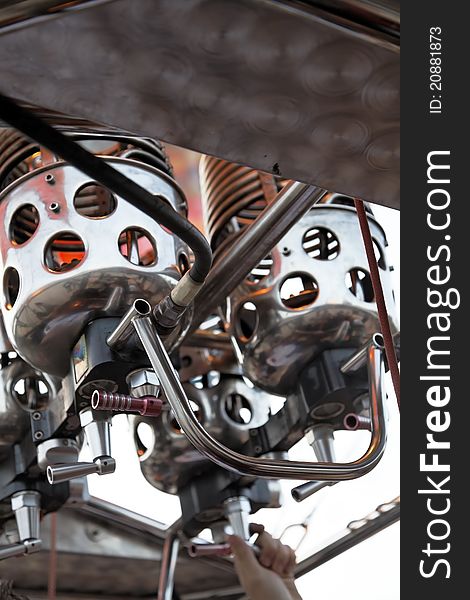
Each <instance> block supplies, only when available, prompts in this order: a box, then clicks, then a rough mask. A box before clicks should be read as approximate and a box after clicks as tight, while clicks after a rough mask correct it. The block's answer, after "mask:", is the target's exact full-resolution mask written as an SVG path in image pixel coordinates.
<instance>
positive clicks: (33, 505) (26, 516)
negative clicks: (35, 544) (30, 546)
mask: <svg viewBox="0 0 470 600" xmlns="http://www.w3.org/2000/svg"><path fill="white" fill-rule="evenodd" d="M11 508H12V509H13V512H14V513H15V518H16V523H17V525H18V535H19V537H20V540H21V541H22V542H25V541H27V540H37V539H39V511H40V509H41V495H40V494H39V492H34V491H28V490H25V491H23V492H17V493H16V494H13V496H12V498H11Z"/></svg>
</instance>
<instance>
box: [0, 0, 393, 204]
mask: <svg viewBox="0 0 470 600" xmlns="http://www.w3.org/2000/svg"><path fill="white" fill-rule="evenodd" d="M341 4H342V6H341V7H340V9H339V11H338V10H332V9H331V7H329V6H327V5H326V3H324V2H321V3H320V2H315V3H312V2H308V3H307V2H282V1H278V2H274V1H266V0H264V1H259V0H237V1H226V2H223V3H221V2H220V1H218V0H186V1H185V2H167V1H164V0H158V1H157V0H139V2H129V1H128V0H115V1H114V2H111V3H105V4H103V5H101V6H95V7H94V8H93V9H92V10H83V11H77V12H76V13H75V14H73V15H64V16H63V17H61V18H60V19H52V20H45V21H43V22H41V23H37V24H36V26H35V27H30V28H27V29H24V30H18V31H13V32H11V33H6V34H4V35H2V36H0V53H1V55H2V63H1V65H0V79H1V81H2V88H3V89H4V90H5V91H7V92H8V94H9V95H10V96H12V97H16V98H18V99H20V100H23V101H25V102H28V103H32V104H36V105H37V106H41V107H46V108H48V109H52V110H55V111H60V112H63V113H66V114H68V115H75V116H80V117H82V118H85V119H88V120H90V121H93V122H99V123H107V124H110V125H114V126H119V127H121V128H124V129H126V130H128V131H133V132H136V133H141V134H144V135H148V134H151V135H153V136H156V137H158V138H159V139H162V140H165V141H167V142H170V143H173V144H177V145H180V146H183V147H186V148H192V149H195V150H198V151H200V152H204V153H207V154H211V155H214V156H220V157H222V158H224V159H226V160H230V161H233V162H238V163H242V164H248V165H250V166H252V167H254V168H257V169H260V170H263V171H266V172H269V173H273V174H281V175H282V176H283V177H286V178H289V179H294V180H297V181H304V182H307V183H310V184H313V185H317V186H319V187H322V188H325V189H329V190H333V191H337V192H342V193H345V194H349V195H351V196H358V197H360V198H362V199H364V200H367V201H370V202H377V203H379V204H385V205H388V206H393V207H398V206H399V73H400V70H399V49H398V46H397V36H396V28H397V18H396V16H397V10H396V3H393V4H390V3H389V4H388V5H385V4H384V3H380V2H375V3H371V2H357V3H354V4H355V9H354V10H351V9H350V7H351V6H352V5H353V3H351V2H349V3H348V6H347V7H346V6H345V5H344V3H341ZM374 5H375V7H379V8H380V10H379V11H378V13H376V12H375V11H374V10H373V9H371V7H374ZM337 6H338V5H337ZM156 14H158V18H155V15H156ZM377 15H379V20H378V21H377ZM387 15H388V16H387ZM390 16H391V18H390ZM372 23H373V24H374V25H373V27H372V26H371V24H372ZM385 23H391V24H392V25H391V27H390V26H387V25H385V30H388V32H387V31H382V32H381V31H380V24H382V25H383V24H385ZM378 24H379V26H377V25H378ZM394 27H395V31H393V32H392V33H390V30H391V29H393V28H394ZM51 40H54V47H60V48H61V51H60V52H54V51H51ZM116 40H119V44H116ZM31 48H34V52H30V49H31ZM24 56H28V60H27V61H25V60H23V57H24ZM97 57H99V60H97ZM64 81H66V82H67V84H66V85H64ZM279 82H282V85H280V83H279ZM103 90H106V94H105V95H103ZM247 90H249V93H247Z"/></svg>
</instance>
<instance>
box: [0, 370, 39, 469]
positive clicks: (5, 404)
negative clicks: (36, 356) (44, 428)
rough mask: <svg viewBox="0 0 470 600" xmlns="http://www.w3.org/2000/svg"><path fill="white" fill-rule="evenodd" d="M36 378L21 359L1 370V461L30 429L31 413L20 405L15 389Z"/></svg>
mask: <svg viewBox="0 0 470 600" xmlns="http://www.w3.org/2000/svg"><path fill="white" fill-rule="evenodd" d="M35 376H37V374H36V373H35V372H34V371H33V369H31V367H30V366H29V365H27V364H26V363H24V362H23V361H22V360H20V359H16V360H15V361H14V362H13V363H11V364H10V365H7V366H6V367H3V368H2V369H1V370H0V461H1V460H3V459H4V458H5V457H6V456H7V455H8V454H9V453H10V452H11V449H12V446H13V445H14V444H16V443H18V442H21V440H22V439H23V437H24V436H25V435H27V432H28V431H29V429H30V425H29V423H30V418H29V415H30V412H29V411H28V408H27V405H26V406H22V405H21V404H20V402H19V398H18V396H17V394H16V393H15V391H14V389H13V388H14V387H15V385H17V383H18V382H19V381H25V379H28V378H30V380H31V378H34V377H35ZM25 385H27V384H25ZM25 391H26V390H25Z"/></svg>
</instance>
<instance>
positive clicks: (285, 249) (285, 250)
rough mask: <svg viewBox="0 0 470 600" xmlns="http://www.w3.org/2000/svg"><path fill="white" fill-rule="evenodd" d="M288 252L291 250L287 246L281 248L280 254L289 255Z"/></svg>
mask: <svg viewBox="0 0 470 600" xmlns="http://www.w3.org/2000/svg"><path fill="white" fill-rule="evenodd" d="M290 253H291V251H290V249H289V248H286V247H284V248H283V249H282V254H283V255H284V256H290Z"/></svg>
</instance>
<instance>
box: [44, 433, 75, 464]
mask: <svg viewBox="0 0 470 600" xmlns="http://www.w3.org/2000/svg"><path fill="white" fill-rule="evenodd" d="M79 451H80V448H79V447H78V444H77V443H76V442H75V440H72V439H68V438H51V439H49V440H46V441H45V442H42V443H40V444H38V446H37V456H38V467H39V468H40V469H41V470H43V471H45V470H46V469H47V467H48V466H49V465H53V464H57V463H62V464H65V463H76V462H77V460H78V453H79Z"/></svg>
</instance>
